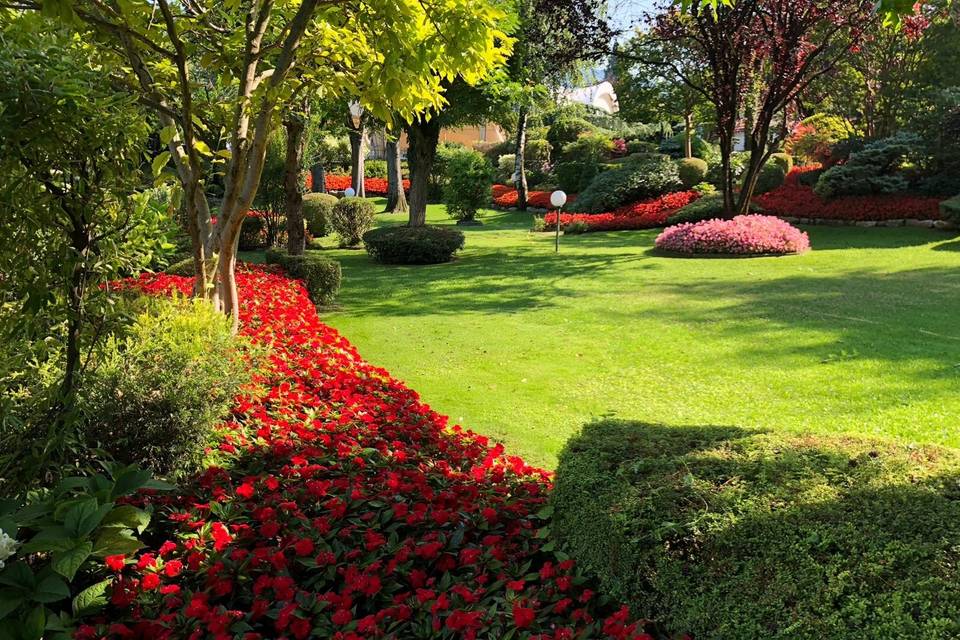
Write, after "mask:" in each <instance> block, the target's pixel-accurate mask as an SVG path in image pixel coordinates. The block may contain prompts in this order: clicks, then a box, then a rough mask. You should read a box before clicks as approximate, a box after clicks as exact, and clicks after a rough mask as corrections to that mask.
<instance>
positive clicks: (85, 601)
mask: <svg viewBox="0 0 960 640" xmlns="http://www.w3.org/2000/svg"><path fill="white" fill-rule="evenodd" d="M112 582H113V579H108V580H104V581H103V582H98V583H97V584H94V585H91V586H89V587H87V588H86V589H84V590H83V591H81V592H80V593H78V594H77V597H76V598H74V599H73V614H74V615H75V616H80V615H85V614H89V613H94V612H95V611H98V610H100V609H102V608H103V607H105V606H106V605H107V590H108V589H109V588H110V584H111V583H112Z"/></svg>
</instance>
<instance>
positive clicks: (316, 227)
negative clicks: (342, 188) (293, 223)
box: [303, 193, 337, 238]
mask: <svg viewBox="0 0 960 640" xmlns="http://www.w3.org/2000/svg"><path fill="white" fill-rule="evenodd" d="M336 204H337V196H335V195H332V194H329V193H305V194H304V195H303V219H304V221H305V222H306V223H307V230H308V231H309V232H310V235H312V236H313V237H314V238H322V237H323V236H325V235H327V234H328V233H330V219H331V217H332V216H333V207H334V206H335V205H336Z"/></svg>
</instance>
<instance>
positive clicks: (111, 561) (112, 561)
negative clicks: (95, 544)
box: [103, 554, 127, 573]
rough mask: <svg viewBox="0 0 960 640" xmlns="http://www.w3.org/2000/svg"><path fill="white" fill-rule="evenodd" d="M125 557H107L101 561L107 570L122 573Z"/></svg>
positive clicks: (121, 555)
mask: <svg viewBox="0 0 960 640" xmlns="http://www.w3.org/2000/svg"><path fill="white" fill-rule="evenodd" d="M126 558H127V557H126V556H125V555H123V554H119V555H115V556H107V557H106V558H104V559H103V561H104V563H105V564H106V565H107V568H108V569H110V570H111V571H114V572H118V573H119V572H120V571H123V566H124V564H126V562H125V561H126Z"/></svg>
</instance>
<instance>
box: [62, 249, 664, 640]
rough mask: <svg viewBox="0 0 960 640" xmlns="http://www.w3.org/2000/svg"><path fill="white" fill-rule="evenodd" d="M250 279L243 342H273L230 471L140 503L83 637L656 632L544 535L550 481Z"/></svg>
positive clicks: (296, 293)
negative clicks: (105, 597) (148, 511)
mask: <svg viewBox="0 0 960 640" xmlns="http://www.w3.org/2000/svg"><path fill="white" fill-rule="evenodd" d="M238 279H239V284H240V286H241V287H242V288H243V291H244V293H245V294H246V295H245V296H244V300H245V301H246V303H245V304H244V306H243V308H242V310H241V312H242V320H243V322H242V325H241V326H242V332H243V333H244V334H245V335H246V336H247V338H248V339H249V340H250V341H251V342H252V343H254V344H263V345H265V346H266V345H269V347H270V349H271V351H270V365H269V366H267V367H264V368H263V369H262V370H259V371H258V372H257V373H258V382H259V385H260V388H259V389H258V390H255V391H252V392H249V393H246V394H244V395H241V396H239V397H238V398H237V403H236V406H235V407H234V414H233V417H232V419H231V420H229V421H228V422H227V423H225V424H224V425H223V431H222V442H221V444H220V445H219V447H218V451H217V452H216V455H217V459H218V460H219V464H218V465H214V466H211V467H209V468H208V469H207V470H206V472H205V473H204V474H202V476H200V477H199V478H198V480H197V482H196V483H194V484H192V485H188V487H187V489H186V490H185V491H181V492H179V493H177V494H175V495H174V496H173V497H167V498H160V497H157V496H149V495H148V496H143V497H141V498H140V499H139V500H138V501H137V504H138V505H140V506H146V507H148V508H152V509H155V511H154V513H155V516H154V521H153V523H152V524H151V530H150V534H151V538H152V540H154V544H153V546H151V547H150V548H147V549H143V550H141V551H139V552H137V553H129V554H126V555H114V556H112V557H110V558H107V565H108V566H109V567H110V568H111V569H112V570H113V571H114V573H115V581H114V583H113V585H112V588H111V589H110V590H109V608H108V609H106V610H105V612H104V613H103V614H101V616H100V617H96V616H94V617H90V618H88V619H87V621H86V623H85V624H84V625H83V626H82V627H81V628H80V629H79V631H78V633H77V634H76V636H75V637H77V638H79V639H81V640H92V639H94V638H117V639H119V638H186V637H218V638H220V637H223V638H226V637H234V634H243V635H242V637H243V638H244V639H245V640H255V639H257V638H275V637H290V638H297V639H300V638H307V637H325V638H337V639H342V640H358V639H360V638H368V637H396V638H428V637H429V638H437V637H441V638H476V637H498V638H506V637H517V638H538V639H540V640H548V639H550V640H570V639H572V638H574V637H576V638H615V639H623V640H645V639H646V640H649V639H651V638H652V636H649V635H646V634H645V633H644V632H643V630H642V629H641V628H640V627H639V625H638V624H637V623H636V622H635V621H633V620H632V619H631V617H630V616H629V612H628V610H627V609H625V608H621V607H619V606H617V605H613V604H612V603H609V602H607V601H605V600H604V599H603V598H601V597H600V596H599V595H598V594H597V593H595V592H594V591H592V590H591V589H590V588H589V585H588V584H587V583H586V580H585V578H584V576H583V575H582V574H581V573H580V572H579V570H578V569H577V568H576V565H575V563H574V562H573V560H571V559H569V558H568V557H567V556H565V555H564V554H562V553H561V552H559V551H558V550H557V549H556V548H555V547H554V545H552V544H550V543H549V540H548V538H547V536H546V535H544V534H545V533H546V531H547V527H549V522H550V511H549V509H546V508H545V507H546V501H547V492H548V489H549V486H550V485H549V481H548V476H547V473H546V472H544V471H542V470H539V469H536V468H534V467H530V466H528V465H527V464H526V463H524V462H523V460H521V459H520V458H516V457H512V456H507V455H505V453H504V448H503V447H502V446H501V445H496V446H493V445H491V443H490V442H489V441H488V440H487V439H486V438H484V437H481V436H477V435H474V434H472V433H470V432H467V431H464V430H462V429H461V428H460V427H458V426H454V425H451V424H449V423H448V421H447V419H446V418H445V417H443V416H441V415H439V414H437V413H436V412H434V411H432V410H431V409H430V407H429V406H427V405H426V404H423V403H422V402H421V401H420V400H419V397H418V396H417V394H416V393H415V392H414V391H412V390H410V389H409V388H407V387H405V386H404V385H403V384H402V383H400V382H399V381H397V380H396V379H394V378H392V377H391V376H390V375H389V374H388V373H387V372H386V371H385V370H383V369H381V368H378V367H375V366H373V365H370V364H367V363H366V362H364V361H363V360H362V359H361V358H360V356H359V355H358V354H357V352H356V350H355V349H354V348H353V347H352V346H351V344H350V343H349V342H348V341H347V340H346V339H345V338H343V337H342V336H341V335H340V334H339V333H338V332H337V331H336V330H334V329H332V328H330V327H328V326H326V325H324V324H322V323H321V322H320V320H319V318H318V316H317V313H316V310H315V308H314V306H313V304H312V303H311V302H310V300H309V298H308V296H307V292H306V290H305V288H304V287H303V285H302V284H301V283H299V282H298V281H295V280H291V279H289V278H287V277H285V276H282V275H279V274H278V273H276V272H273V271H270V270H265V269H263V268H257V267H251V268H249V269H245V270H241V271H240V272H239V273H238ZM129 286H131V287H133V288H135V289H137V290H140V291H144V292H147V293H151V294H167V293H170V292H175V291H179V292H186V291H189V290H190V287H191V286H192V283H191V280H190V279H189V278H185V277H178V276H170V275H164V274H160V275H144V276H141V277H140V278H139V279H137V280H134V281H132V282H130V283H129ZM104 604H106V603H104Z"/></svg>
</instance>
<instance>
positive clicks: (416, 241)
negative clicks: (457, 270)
mask: <svg viewBox="0 0 960 640" xmlns="http://www.w3.org/2000/svg"><path fill="white" fill-rule="evenodd" d="M464 240H465V238H464V235H463V232H462V231H458V230H457V229H451V228H449V227H434V226H421V227H381V228H379V229H373V230H371V231H368V232H366V233H365V234H363V244H364V246H365V247H366V249H367V253H369V254H370V256H371V257H372V258H373V259H374V260H376V261H377V262H382V263H385V264H438V263H441V262H450V261H451V260H453V256H454V254H455V253H456V252H457V251H459V250H460V249H462V248H463V243H464Z"/></svg>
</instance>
